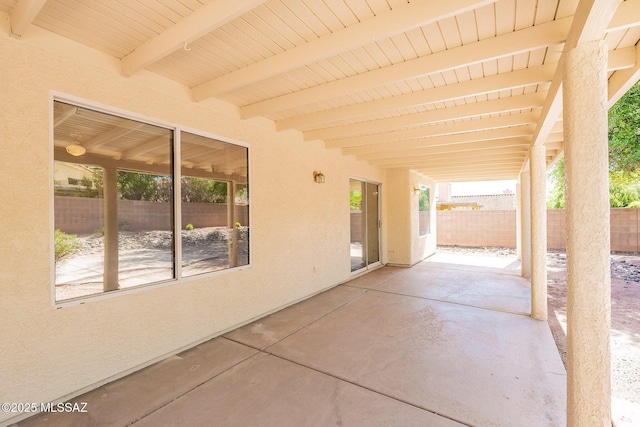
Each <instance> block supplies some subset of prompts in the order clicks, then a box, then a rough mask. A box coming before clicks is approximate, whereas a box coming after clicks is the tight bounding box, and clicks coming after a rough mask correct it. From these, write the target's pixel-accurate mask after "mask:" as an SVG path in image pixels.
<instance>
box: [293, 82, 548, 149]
mask: <svg viewBox="0 0 640 427" xmlns="http://www.w3.org/2000/svg"><path fill="white" fill-rule="evenodd" d="M545 95H546V92H533V93H527V94H524V95H518V96H511V97H506V98H500V99H494V100H491V101H482V102H474V103H470V104H463V105H458V106H455V107H449V108H441V109H436V110H429V111H424V112H422V113H416V114H409V115H404V116H397V117H391V118H388V119H379V120H371V121H367V122H360V123H355V124H349V125H342V126H336V127H332V128H326V129H318V130H314V131H309V132H304V137H305V139H306V140H314V139H337V138H344V137H347V136H353V135H358V134H372V133H376V132H388V131H389V130H392V129H402V128H406V127H410V126H417V125H422V124H427V123H437V122H444V121H448V120H460V119H464V118H470V117H477V116H484V115H489V114H499V113H505V112H509V111H519V110H524V109H529V108H537V107H539V106H540V105H541V104H542V103H543V102H544V99H545Z"/></svg>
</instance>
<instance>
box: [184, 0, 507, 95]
mask: <svg viewBox="0 0 640 427" xmlns="http://www.w3.org/2000/svg"><path fill="white" fill-rule="evenodd" d="M495 1H497V0H483V1H473V0H449V1H446V2H441V1H434V0H420V1H414V2H411V3H410V4H407V5H404V6H402V7H396V8H393V9H392V10H389V11H388V12H386V13H381V14H378V15H376V16H373V17H371V18H369V19H365V20H364V21H360V22H358V23H356V24H354V25H351V26H349V27H346V28H343V29H341V30H338V31H335V32H333V33H330V34H328V35H326V36H324V37H320V38H317V39H314V40H311V41H309V42H307V43H305V44H302V45H299V46H296V47H294V48H293V49H289V50H287V51H284V52H282V53H279V54H277V55H273V56H271V57H269V58H266V59H263V60H262V61H259V62H256V63H253V64H251V65H248V66H246V67H244V68H241V69H239V70H237V71H234V72H231V73H229V74H225V75H223V76H221V77H218V78H216V79H213V80H209V81H208V82H206V83H202V84H200V85H197V86H195V87H193V88H192V89H191V93H192V96H193V99H194V100H195V101H201V100H203V99H206V98H209V97H212V96H216V95H219V94H221V93H226V92H230V91H232V90H234V89H238V88H241V87H244V86H247V85H250V84H252V83H256V82H259V81H261V80H265V79H268V78H270V77H273V76H276V75H278V74H282V73H286V72H287V71H291V70H294V69H296V68H299V67H302V66H304V65H307V64H311V63H314V62H317V61H320V60H322V59H325V58H329V57H332V56H335V55H339V54H341V53H344V52H348V51H349V50H352V49H355V48H358V47H360V46H366V45H368V44H371V43H374V42H375V41H376V40H382V39H386V38H388V37H392V36H395V35H397V34H400V33H403V32H406V31H409V30H412V29H415V28H419V27H421V26H424V25H428V24H431V23H433V22H436V21H439V20H441V19H444V18H448V17H451V16H455V15H457V14H460V13H464V12H466V11H469V10H473V9H476V8H478V7H481V6H484V5H487V4H490V3H494V2H495Z"/></svg>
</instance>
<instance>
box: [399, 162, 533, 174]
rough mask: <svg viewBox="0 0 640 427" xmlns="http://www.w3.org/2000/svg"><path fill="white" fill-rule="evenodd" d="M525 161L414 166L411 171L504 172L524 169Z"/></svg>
mask: <svg viewBox="0 0 640 427" xmlns="http://www.w3.org/2000/svg"><path fill="white" fill-rule="evenodd" d="M523 161H524V159H523V160H519V159H511V160H498V161H495V162H487V163H478V162H468V163H461V164H455V165H454V164H446V163H443V164H431V165H426V166H423V165H415V166H412V167H411V169H416V168H420V169H424V170H428V171H431V172H432V173H433V172H446V171H454V172H457V171H459V170H469V169H472V170H475V171H485V170H486V171H496V170H504V169H509V170H511V169H519V168H521V167H522V162H523Z"/></svg>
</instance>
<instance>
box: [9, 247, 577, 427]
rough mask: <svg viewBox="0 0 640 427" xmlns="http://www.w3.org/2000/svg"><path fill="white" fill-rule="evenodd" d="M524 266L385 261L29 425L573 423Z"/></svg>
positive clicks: (559, 368)
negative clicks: (71, 410) (81, 409)
mask: <svg viewBox="0 0 640 427" xmlns="http://www.w3.org/2000/svg"><path fill="white" fill-rule="evenodd" d="M449 261H450V260H449ZM517 272H518V270H517V269H513V268H504V267H502V268H498V267H493V268H491V267H489V268H487V267H479V266H463V265H458V264H454V263H450V262H448V261H447V260H445V259H443V258H442V257H440V258H438V257H432V259H430V260H426V261H423V262H422V263H420V264H417V265H416V266H414V267H412V268H406V269H405V268H397V267H383V268H380V269H378V270H375V271H372V272H370V273H368V274H366V275H363V276H360V277H358V278H355V279H353V280H351V281H350V282H348V283H345V284H343V285H340V286H337V287H335V288H333V289H331V290H329V291H326V292H324V293H322V294H319V295H317V296H314V297H313V298H310V299H308V300H306V301H303V302H301V303H298V304H296V305H293V306H291V307H289V308H286V309H284V310H281V311H279V312H276V313H274V314H272V315H270V316H267V317H265V318H262V319H260V320H258V321H256V322H253V323H251V324H248V325H246V326H244V327H241V328H239V329H236V330H234V331H231V332H229V333H227V334H225V335H224V336H221V337H218V338H215V339H213V340H211V341H208V342H205V343H203V344H201V345H199V346H197V347H194V348H192V349H190V350H187V351H185V352H183V353H180V354H178V355H176V356H173V357H170V358H168V359H166V360H164V361H162V362H160V363H157V364H155V365H152V366H150V367H148V368H146V369H143V370H141V371H138V372H136V373H134V374H132V375H129V376H127V377H125V378H122V379H120V380H117V381H115V382H112V383H110V384H107V385H104V386H102V387H100V388H98V389H95V390H93V391H91V392H89V393H86V394H84V395H82V396H79V397H77V398H76V399H74V402H87V403H88V404H87V410H88V412H87V413H83V414H63V413H57V414H39V415H36V416H35V417H32V418H30V419H27V420H25V421H22V422H20V423H19V424H18V426H20V427H23V426H37V425H47V426H88V425H96V426H97V425H100V426H103V425H114V426H121V425H122V426H124V425H131V424H132V425H134V426H137V427H139V426H159V425H162V426H185V425H189V426H200V425H211V426H222V425H223V426H329V425H339V426H413V425H415V426H436V427H438V426H443V427H444V426H459V425H468V426H519V427H526V426H535V427H540V426H554V427H555V426H563V425H565V393H566V372H565V369H564V367H563V365H562V362H561V360H560V356H559V354H558V351H557V349H556V346H555V343H554V341H553V338H552V336H551V332H550V331H549V327H548V326H547V322H541V321H536V320H533V319H531V318H530V317H528V315H527V313H528V311H529V283H528V281H526V280H524V279H522V278H521V277H519V275H517Z"/></svg>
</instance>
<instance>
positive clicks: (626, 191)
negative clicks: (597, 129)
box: [547, 82, 640, 209]
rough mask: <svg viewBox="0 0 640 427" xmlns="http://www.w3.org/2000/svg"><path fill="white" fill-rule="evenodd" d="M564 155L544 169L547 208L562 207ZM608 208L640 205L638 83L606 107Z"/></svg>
mask: <svg viewBox="0 0 640 427" xmlns="http://www.w3.org/2000/svg"><path fill="white" fill-rule="evenodd" d="M564 174H565V168H564V158H563V159H560V160H559V161H558V162H557V163H556V164H555V166H554V167H553V168H552V169H550V170H549V171H548V172H547V188H548V192H547V208H550V209H557V208H564V207H565V192H564ZM609 195H610V199H609V200H610V204H611V207H638V206H640V82H638V83H636V84H635V85H634V86H633V87H632V88H631V89H630V90H629V91H628V92H627V93H626V94H625V95H624V96H623V97H622V98H620V99H619V100H618V102H616V104H615V105H614V106H613V107H611V109H609Z"/></svg>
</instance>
